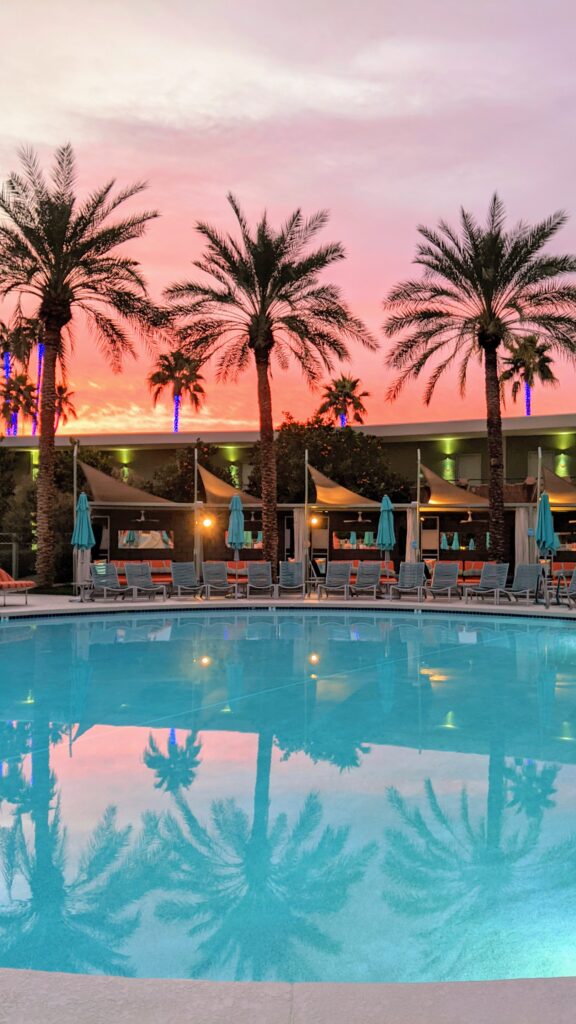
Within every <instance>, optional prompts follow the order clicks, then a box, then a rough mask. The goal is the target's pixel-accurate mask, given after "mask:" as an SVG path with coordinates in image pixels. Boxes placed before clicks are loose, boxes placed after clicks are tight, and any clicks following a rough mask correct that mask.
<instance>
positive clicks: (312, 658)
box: [308, 653, 320, 665]
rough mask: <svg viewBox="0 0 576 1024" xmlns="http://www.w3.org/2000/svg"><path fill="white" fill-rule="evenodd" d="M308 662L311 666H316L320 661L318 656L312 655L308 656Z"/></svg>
mask: <svg viewBox="0 0 576 1024" xmlns="http://www.w3.org/2000/svg"><path fill="white" fill-rule="evenodd" d="M308 661H309V662H310V664H311V665H317V664H318V662H319V661H320V655H319V654H315V653H312V654H310V655H309V656H308Z"/></svg>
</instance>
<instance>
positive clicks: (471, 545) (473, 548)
mask: <svg viewBox="0 0 576 1024" xmlns="http://www.w3.org/2000/svg"><path fill="white" fill-rule="evenodd" d="M468 551H476V541H475V540H474V537H470V540H469V541H468Z"/></svg>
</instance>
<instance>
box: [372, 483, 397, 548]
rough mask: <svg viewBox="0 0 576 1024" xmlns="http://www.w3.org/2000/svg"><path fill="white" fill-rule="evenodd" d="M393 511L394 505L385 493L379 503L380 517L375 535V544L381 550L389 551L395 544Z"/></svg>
mask: <svg viewBox="0 0 576 1024" xmlns="http://www.w3.org/2000/svg"><path fill="white" fill-rule="evenodd" d="M393 513H394V506H393V504H392V502H391V501H390V498H389V497H388V495H387V494H385V495H384V497H383V498H382V501H381V503H380V518H379V520H378V533H377V535H376V544H377V546H378V547H379V548H380V550H381V551H391V550H392V548H393V547H394V545H395V544H396V535H395V533H394V514H393Z"/></svg>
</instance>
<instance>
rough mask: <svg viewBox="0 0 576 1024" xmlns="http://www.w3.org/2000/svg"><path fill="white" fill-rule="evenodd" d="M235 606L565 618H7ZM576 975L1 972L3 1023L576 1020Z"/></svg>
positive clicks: (55, 602)
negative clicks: (398, 979) (343, 979)
mask: <svg viewBox="0 0 576 1024" xmlns="http://www.w3.org/2000/svg"><path fill="white" fill-rule="evenodd" d="M231 606H233V607H236V608H237V609H238V611H242V610H246V609H247V608H262V609H266V610H268V609H275V610H276V609H278V610H281V609H299V608H302V609H304V608H305V609H307V610H309V611H316V610H318V611H319V610H321V609H322V610H324V609H328V608H331V609H339V610H346V611H349V612H354V611H357V610H365V611H366V610H368V611H372V612H382V613H386V611H395V612H397V611H402V610H403V611H412V612H423V613H433V612H447V611H449V612H456V613H458V612H459V613H461V614H474V613H479V614H495V613H497V614H502V615H522V616H535V615H537V616H539V617H543V618H549V619H553V618H564V619H574V620H575V621H576V610H575V611H571V610H570V609H568V608H567V607H566V606H565V605H564V606H560V607H558V606H552V607H551V608H549V609H546V608H544V607H543V606H542V605H533V604H529V605H525V604H510V603H508V602H507V603H506V604H500V605H494V604H485V603H481V602H471V603H470V604H465V603H464V602H463V601H456V600H454V601H439V600H435V601H431V600H428V601H426V602H425V603H418V602H414V601H407V600H404V601H389V600H386V601H382V600H378V601H374V600H358V599H354V600H353V601H344V600H342V599H340V598H338V599H335V598H330V599H327V600H322V601H318V600H317V598H315V597H313V598H306V599H285V598H283V599H280V600H273V599H270V598H259V599H250V600H249V601H248V600H245V599H244V600H238V601H232V600H212V601H210V602H207V601H200V600H197V599H194V598H184V599H181V600H176V599H174V598H170V599H169V600H167V601H162V600H155V601H150V600H147V599H139V600H135V601H128V600H126V601H103V600H98V601H97V602H94V603H88V602H87V603H81V602H79V601H78V600H76V599H73V598H70V597H54V596H45V595H42V594H32V595H31V596H30V598H29V603H28V605H27V606H26V605H24V604H23V602H22V600H21V598H16V599H14V598H12V599H10V600H9V603H8V604H7V605H6V608H4V607H2V606H0V622H1V621H3V620H6V619H12V618H21V617H23V616H32V617H36V616H51V615H86V614H94V613H107V612H120V613H121V612H126V611H140V612H156V614H158V613H159V612H162V611H166V612H173V611H175V612H177V611H185V610H188V611H207V610H211V609H213V610H217V609H219V608H230V607H231ZM575 1006H576V979H573V978H552V979H520V980H516V981H495V982H455V983H451V984H447V983H440V984H439V983H435V984H425V983H420V984H411V985H407V984H394V985H392V984H381V985H375V984H348V985H347V984H336V983H315V984H307V983H299V984H293V985H289V984H284V983H280V982H278V983H275V982H261V983H257V982H238V983H231V982H209V981H182V980H176V981H166V980H156V979H125V978H109V977H99V976H86V975H69V974H45V973H43V972H37V971H26V970H22V971H14V970H5V969H0V1024H78V1021H79V1020H82V1021H83V1024H109V1022H111V1021H114V1022H115V1024H165V1021H166V1019H167V1016H168V1017H169V1018H170V1019H171V1020H174V1021H182V1022H184V1021H195V1022H198V1024H356V1022H358V1024H415V1022H422V1024H520V1022H522V1024H542V1021H550V1024H574V1022H575V1021H576V1010H575Z"/></svg>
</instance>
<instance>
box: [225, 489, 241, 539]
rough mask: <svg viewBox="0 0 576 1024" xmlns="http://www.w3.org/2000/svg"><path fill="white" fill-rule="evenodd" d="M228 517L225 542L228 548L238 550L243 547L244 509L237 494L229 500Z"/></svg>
mask: <svg viewBox="0 0 576 1024" xmlns="http://www.w3.org/2000/svg"><path fill="white" fill-rule="evenodd" d="M229 507H230V518H229V520H228V537H227V540H226V543H227V545H228V547H229V548H234V550H235V551H240V548H243V547H244V510H243V508H242V502H241V501H240V498H239V497H238V495H237V494H235V495H234V497H233V498H232V501H231V502H230V506H229Z"/></svg>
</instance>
